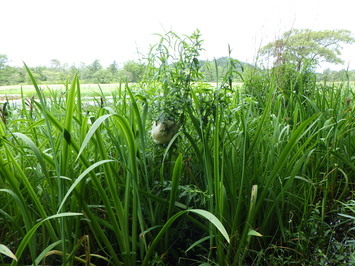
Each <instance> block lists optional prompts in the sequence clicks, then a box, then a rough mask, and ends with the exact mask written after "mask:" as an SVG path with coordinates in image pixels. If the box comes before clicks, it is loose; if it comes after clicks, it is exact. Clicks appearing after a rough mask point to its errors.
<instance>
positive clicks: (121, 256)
mask: <svg viewBox="0 0 355 266" xmlns="http://www.w3.org/2000/svg"><path fill="white" fill-rule="evenodd" d="M174 36H175V35H171V36H170V37H171V38H175V37H176V36H175V37H174ZM195 38H196V36H195V37H191V38H188V37H186V38H185V39H184V38H182V39H178V40H177V41H176V43H175V44H176V45H177V44H178V43H179V42H182V44H181V45H182V46H179V45H177V47H180V48H181V47H183V48H184V49H186V50H184V49H183V48H181V49H180V50H179V51H180V52H181V51H183V52H184V53H185V52H186V53H187V52H188V51H191V49H190V50H189V49H187V48H189V45H192V46H193V45H196V46H195V48H196V47H197V48H198V45H199V44H200V43H199V42H198V41H196V39H195ZM166 41H171V39H169V38H167V37H165V39H164V40H163V41H162V43H160V45H161V46H160V47H159V49H160V50H159V53H161V52H162V51H164V50H165V49H163V47H164V43H165V42H166ZM190 41H196V42H192V44H189V42H190ZM168 50H169V49H167V50H166V51H168ZM192 50H193V49H192ZM197 50H198V49H197ZM197 50H193V55H192V56H186V57H178V58H180V59H181V58H183V60H184V61H183V62H180V64H165V65H164V67H161V68H159V66H157V65H156V64H155V65H154V64H152V66H151V68H150V69H149V71H150V72H153V73H155V71H160V72H159V75H161V76H160V77H164V80H165V82H166V83H164V82H161V80H160V79H159V78H158V80H156V79H154V77H157V76H154V75H153V76H149V77H150V78H148V77H146V78H145V79H144V80H143V82H142V83H140V84H136V85H135V86H133V87H132V86H129V85H128V84H126V85H124V84H122V85H120V86H119V87H117V89H116V90H115V91H113V92H112V96H113V97H112V98H108V97H106V96H107V95H105V93H104V92H102V94H101V95H98V97H99V98H98V99H99V100H98V101H96V102H95V101H94V102H93V103H92V105H91V106H88V105H85V104H84V103H83V102H82V96H81V88H80V83H79V77H75V78H74V80H73V81H72V83H71V84H68V85H67V86H66V89H65V92H64V93H63V94H56V93H54V92H53V93H52V94H51V96H50V98H48V97H45V96H44V95H43V92H42V90H41V89H39V87H38V84H37V83H36V80H35V79H34V78H33V77H32V74H31V71H30V69H29V68H27V71H28V75H29V76H30V77H31V79H32V82H33V86H34V88H35V90H36V93H37V96H36V99H37V100H36V99H26V98H25V96H23V101H22V105H21V106H13V105H11V103H9V107H8V108H9V109H8V111H9V114H8V115H7V119H6V122H5V121H3V122H1V124H0V126H1V128H0V129H1V131H0V150H1V155H0V186H1V187H0V202H2V205H1V207H0V225H1V227H0V228H1V229H0V262H1V263H8V264H10V263H11V264H13V265H16V264H20V265H21V264H34V265H37V264H42V263H43V264H63V265H73V264H80V263H83V264H87V265H89V264H95V265H101V264H109V265H121V264H123V265H137V264H138V265H140V264H143V265H164V264H166V265H176V264H178V263H180V264H192V265H194V264H199V263H209V264H219V265H241V264H253V263H254V264H264V263H271V264H272V263H274V264H278V263H307V262H309V261H310V259H311V260H312V261H313V262H314V263H317V262H320V261H321V258H320V257H317V256H313V257H311V256H312V254H314V252H315V251H317V250H324V251H327V246H328V247H329V243H327V242H326V241H325V239H326V237H327V234H326V233H325V232H326V230H325V229H326V228H331V225H330V224H331V220H332V218H333V217H334V215H335V214H336V212H337V210H338V209H339V208H342V206H343V205H342V204H341V202H342V201H344V202H348V201H349V195H351V191H353V189H354V188H353V186H354V183H353V180H352V177H353V176H355V164H354V160H355V157H354V154H355V136H354V134H355V133H354V128H355V127H354V123H355V121H354V117H355V116H354V108H353V107H354V102H353V99H354V90H353V89H352V88H350V86H349V84H346V83H344V84H339V85H328V84H316V83H315V82H310V83H307V84H303V85H302V84H301V87H298V88H297V89H295V88H292V87H287V88H286V87H283V88H280V86H281V85H280V84H283V85H282V86H285V85H284V84H285V83H280V82H279V80H278V78H279V77H278V76H275V75H274V74H272V73H269V72H267V71H263V72H259V70H257V69H251V70H249V71H246V72H245V73H237V72H235V69H236V64H237V63H238V62H237V61H235V60H232V59H231V60H230V64H229V66H227V69H226V71H225V73H227V74H226V75H225V77H224V78H223V79H221V80H223V81H222V82H221V83H219V84H216V85H215V86H214V85H210V84H203V83H200V82H198V78H199V75H198V62H196V56H197V54H196V53H195V52H196V51H197ZM167 56H168V57H167V58H170V57H169V55H167ZM181 60H182V59H181ZM165 63H166V62H165ZM171 67H173V68H171ZM175 68H177V69H175ZM179 68H183V69H184V71H186V72H183V71H182V72H179V71H177V70H179ZM149 71H148V72H147V75H150V74H149ZM164 71H165V72H164ZM189 71H190V72H189ZM182 73H185V74H186V73H190V76H189V78H191V77H193V79H194V80H191V79H189V80H184V77H185V78H186V76H184V74H182ZM176 75H177V76H176ZM235 75H240V76H242V77H243V79H244V85H243V86H242V87H235V86H233V83H232V81H233V77H234V76H235ZM299 75H302V72H301V73H299ZM152 77H153V78H152ZM174 77H175V79H174ZM296 78H298V77H297V76H296ZM192 81H194V82H192ZM174 82H175V83H174ZM287 84H297V82H288V83H287ZM169 86H176V87H174V90H178V89H179V88H182V87H183V88H184V91H183V93H184V97H185V98H184V99H186V103H184V101H183V99H182V98H174V97H176V94H174V93H176V91H174V90H172V94H169V93H170V92H168V91H167V90H168V89H169V88H170V87H169ZM291 86H292V85H291ZM302 86H303V87H302ZM286 89H287V92H288V93H287V94H285V91H286ZM164 93H165V94H164ZM161 96H162V97H161ZM170 96H171V98H170V99H169V101H170V103H174V101H176V102H178V103H181V109H180V110H175V109H174V111H172V112H171V113H170V114H169V115H174V114H175V115H177V116H178V119H179V123H181V128H180V131H179V133H178V134H177V135H176V136H175V137H174V138H172V140H171V141H170V143H168V144H167V145H156V144H155V143H154V141H153V140H152V139H151V137H150V132H149V131H150V127H151V124H152V121H154V120H155V119H156V118H157V117H159V116H161V113H160V112H161V111H162V110H165V109H166V108H168V107H169V105H164V106H163V108H160V109H159V103H158V105H157V102H156V101H163V100H164V97H170ZM169 101H168V102H169ZM157 106H158V107H157ZM174 108H176V106H174ZM349 206H350V205H349Z"/></svg>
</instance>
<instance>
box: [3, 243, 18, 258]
mask: <svg viewBox="0 0 355 266" xmlns="http://www.w3.org/2000/svg"><path fill="white" fill-rule="evenodd" d="M0 253H1V254H4V255H5V256H8V257H9V258H11V259H13V260H15V261H17V257H16V256H15V254H14V253H12V251H11V250H10V249H9V248H8V247H7V246H5V245H3V244H0Z"/></svg>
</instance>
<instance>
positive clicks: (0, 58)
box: [0, 54, 9, 70]
mask: <svg viewBox="0 0 355 266" xmlns="http://www.w3.org/2000/svg"><path fill="white" fill-rule="evenodd" d="M8 61H9V60H8V58H7V55H5V54H0V70H2V69H4V68H5V67H6V66H7V63H8Z"/></svg>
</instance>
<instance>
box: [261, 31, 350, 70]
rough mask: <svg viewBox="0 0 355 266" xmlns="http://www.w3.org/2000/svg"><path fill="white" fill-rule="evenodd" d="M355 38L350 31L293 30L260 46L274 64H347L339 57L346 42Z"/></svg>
mask: <svg viewBox="0 0 355 266" xmlns="http://www.w3.org/2000/svg"><path fill="white" fill-rule="evenodd" d="M354 41H355V39H354V37H353V36H352V34H351V32H350V31H348V30H323V31H312V30H310V29H292V30H290V31H287V32H285V33H284V34H283V35H282V36H281V38H280V39H278V40H276V41H274V42H271V43H269V44H267V45H266V46H264V47H262V48H261V49H260V55H261V56H262V57H264V56H266V57H267V58H269V57H272V58H273V59H274V65H275V66H279V65H283V64H285V63H287V64H289V63H291V64H294V65H295V66H296V68H297V70H300V69H301V67H302V64H303V63H304V62H307V64H308V63H310V64H311V65H313V66H315V65H316V64H318V63H320V62H328V63H334V64H340V63H343V61H342V60H341V58H340V57H339V56H340V54H341V50H342V48H343V46H342V45H343V44H352V43H353V42H354Z"/></svg>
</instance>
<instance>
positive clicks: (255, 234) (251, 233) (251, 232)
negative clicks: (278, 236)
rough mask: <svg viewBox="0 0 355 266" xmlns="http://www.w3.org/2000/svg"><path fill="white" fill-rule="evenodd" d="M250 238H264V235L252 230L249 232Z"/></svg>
mask: <svg viewBox="0 0 355 266" xmlns="http://www.w3.org/2000/svg"><path fill="white" fill-rule="evenodd" d="M248 236H259V237H260V236H263V235H262V234H260V233H259V232H257V231H255V230H252V229H250V230H249V232H248Z"/></svg>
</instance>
